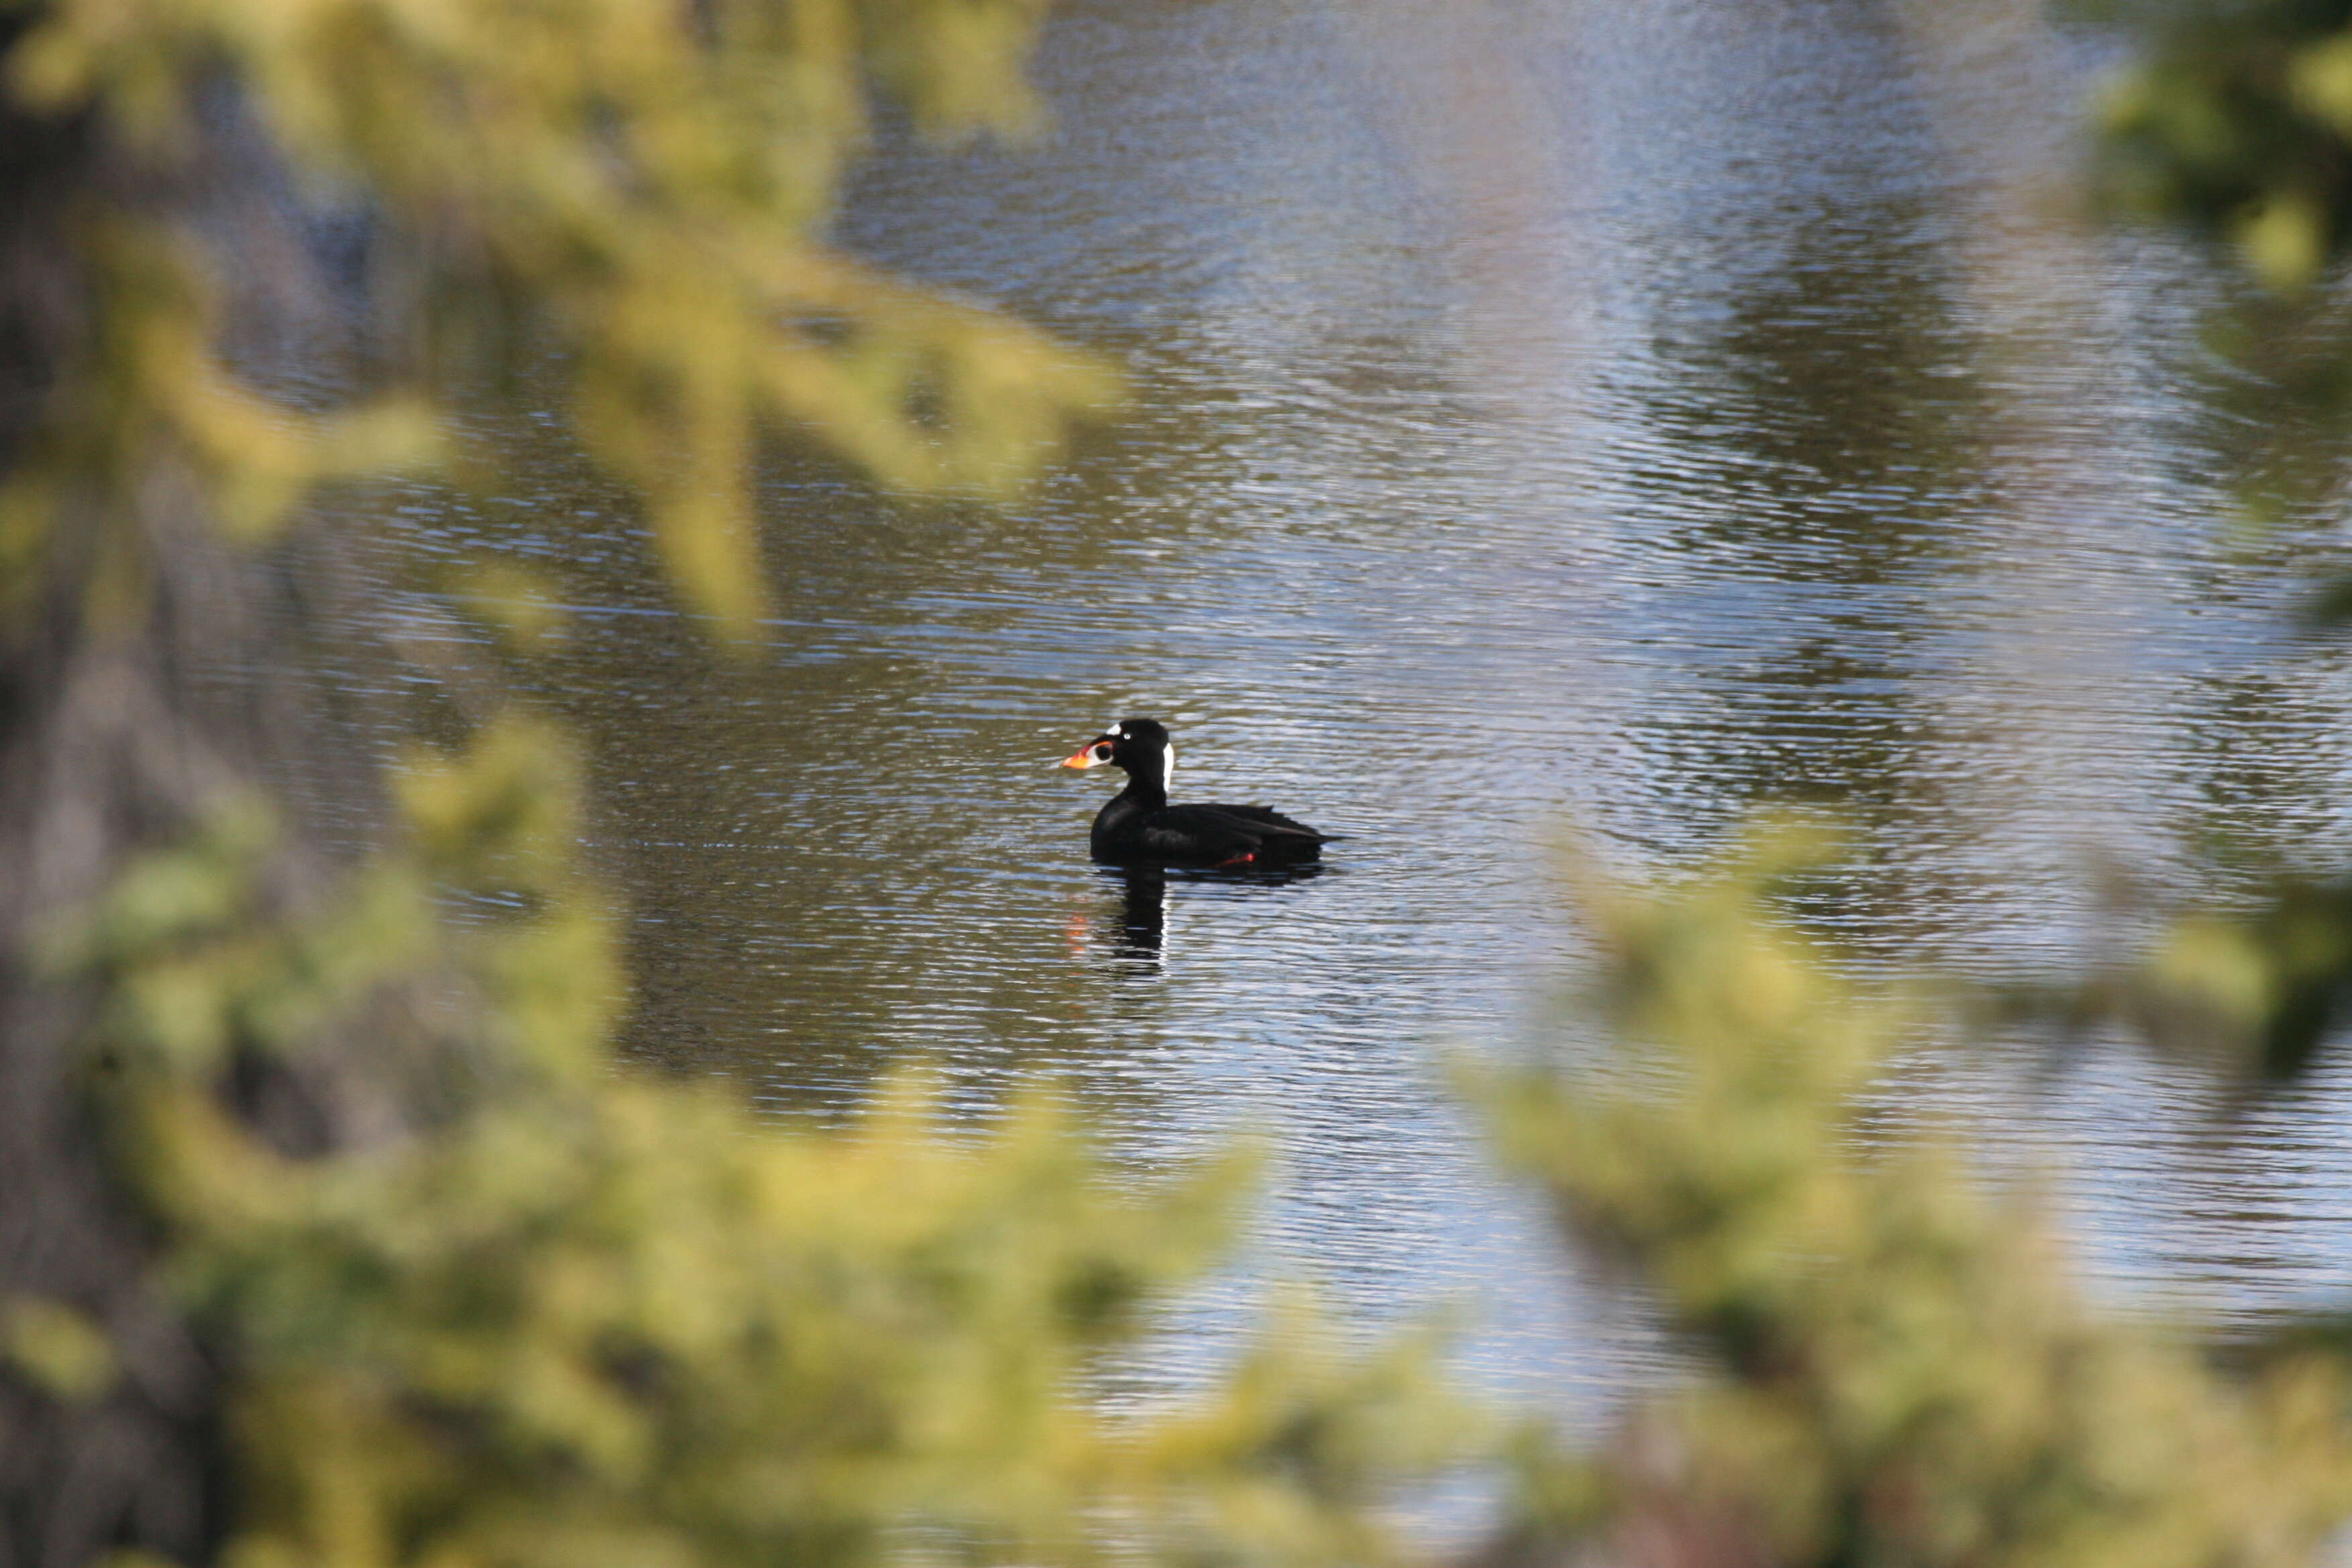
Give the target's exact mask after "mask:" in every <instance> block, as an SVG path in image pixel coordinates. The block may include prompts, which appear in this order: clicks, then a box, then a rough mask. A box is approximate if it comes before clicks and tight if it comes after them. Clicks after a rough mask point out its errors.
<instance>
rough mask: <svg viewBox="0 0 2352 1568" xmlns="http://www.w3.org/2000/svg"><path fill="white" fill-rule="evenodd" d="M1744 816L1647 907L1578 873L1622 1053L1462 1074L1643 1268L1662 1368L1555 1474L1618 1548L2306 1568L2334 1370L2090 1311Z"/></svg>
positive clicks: (1597, 1226)
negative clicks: (1907, 1082) (1730, 852)
mask: <svg viewBox="0 0 2352 1568" xmlns="http://www.w3.org/2000/svg"><path fill="white" fill-rule="evenodd" d="M1803 858H1804V852H1803V850H1802V847H1801V843H1800V842H1799V841H1795V840H1791V839H1790V838H1789V837H1786V836H1777V835H1772V834H1762V835H1759V837H1757V838H1756V839H1755V840H1754V841H1753V842H1752V843H1751V845H1750V846H1749V847H1748V850H1747V851H1746V852H1745V853H1744V854H1743V855H1742V856H1741V857H1740V858H1738V859H1737V860H1736V861H1735V862H1734V863H1732V864H1729V865H1727V866H1725V867H1722V868H1718V869H1717V872H1716V873H1715V874H1713V875H1711V876H1708V877H1706V878H1703V879H1698V880H1696V882H1693V883H1691V884H1689V885H1686V886H1684V887H1682V888H1679V889H1674V890H1671V891H1668V892H1665V893H1663V894H1659V895H1655V896H1635V895H1633V894H1631V893H1628V892H1625V891H1622V890H1618V889H1611V888H1608V887H1605V886H1600V885H1596V886H1594V887H1593V888H1592V889H1591V890H1590V892H1589V897H1588V907H1589V909H1590V910H1591V912H1592V915H1593V919H1594V923H1595V924H1596V926H1597V927H1598V928H1599V930H1600V931H1601V934H1602V935H1603V936H1604V937H1605V939H1606V941H1607V942H1608V952H1609V958H1608V980H1607V983H1606V984H1605V986H1604V988H1603V994H1602V996H1601V999H1600V1001H1601V1006H1602V1007H1603V1008H1604V1009H1605V1011H1606V1013H1607V1015H1608V1016H1610V1017H1611V1018H1612V1020H1613V1022H1614V1024H1615V1026H1616V1030H1617V1034H1618V1037H1619V1038H1620V1040H1621V1041H1622V1048H1621V1051H1620V1053H1619V1054H1618V1055H1617V1056H1616V1057H1614V1058H1611V1059H1610V1060H1608V1061H1606V1062H1605V1063H1601V1064H1598V1065H1596V1066H1595V1067H1593V1068H1590V1069H1588V1070H1585V1071H1580V1072H1576V1073H1572V1074H1564V1073H1560V1072H1558V1071H1555V1070H1550V1069H1546V1070H1543V1071H1538V1072H1534V1073H1529V1074H1500V1075H1495V1076H1491V1077H1488V1078H1486V1079H1484V1080H1483V1081H1482V1082H1481V1083H1480V1084H1479V1086H1478V1092H1479V1094H1480V1096H1481V1098H1482V1099H1483V1100H1485V1101H1486V1104H1487V1105H1488V1107H1489V1109H1490V1113H1491V1115H1492V1117H1493V1120H1494V1122H1495V1125H1496V1129H1497V1131H1498V1135H1499V1137H1500V1138H1501V1140H1502V1142H1503V1146H1504V1148H1505V1149H1506V1151H1507V1153H1508V1155H1509V1157H1510V1158H1511V1160H1512V1161H1513V1163H1515V1164H1516V1165H1517V1167H1518V1168H1520V1169H1522V1170H1525V1171H1527V1172H1528V1173H1530V1174H1532V1175H1534V1176H1535V1177H1537V1178H1538V1180H1540V1181H1541V1182H1542V1183H1543V1184H1545V1186H1546V1187H1547V1188H1548V1189H1549V1191H1550V1192H1551V1194H1553V1196H1554V1197H1555V1199H1556V1200H1557V1203H1558V1205H1559V1213H1560V1215H1561V1217H1562V1219H1563V1221H1564V1222H1565V1223H1566V1225H1567V1226H1569V1228H1570V1230H1571V1231H1572V1232H1573V1233H1574V1234H1575V1235H1576V1236H1578V1237H1580V1238H1581V1239H1582V1241H1583V1242H1584V1243H1585V1244H1586V1245H1587V1246H1588V1247H1590V1248H1591V1250H1592V1251H1593V1253H1594V1254H1595V1255H1596V1256H1598V1257H1601V1258H1607V1259H1612V1260H1614V1261H1615V1263H1616V1264H1617V1265H1618V1266H1619V1267H1620V1268H1622V1269H1624V1270H1626V1271H1627V1272H1628V1273H1629V1274H1630V1276H1631V1277H1632V1278H1633V1279H1636V1280H1638V1282H1639V1284H1640V1285H1641V1287H1642V1288H1643V1290H1644V1291H1645V1292H1646V1293H1647V1294H1648V1296H1649V1297H1650V1299H1652V1300H1654V1303H1655V1305H1656V1309H1657V1310H1658V1311H1659V1313H1660V1314H1661V1315H1662V1317H1663V1318H1664V1321H1665V1322H1666V1323H1667V1324H1668V1325H1669V1326H1670V1327H1671V1328H1672V1329H1673V1330H1674V1331H1676V1333H1677V1334H1678V1335H1679V1336H1680V1337H1681V1338H1682V1340H1683V1342H1684V1343H1685V1345H1686V1346H1687V1347H1688V1348H1689V1349H1690V1351H1691V1352H1692V1356H1693V1363H1692V1365H1691V1368H1690V1372H1689V1374H1688V1376H1687V1377H1686V1378H1685V1380H1684V1382H1683V1385H1682V1386H1681V1387H1679V1388H1677V1389H1675V1390H1674V1391H1673V1392H1671V1393H1668V1394H1664V1395H1663V1396H1660V1397H1658V1398H1656V1399H1654V1400H1653V1401H1651V1402H1649V1403H1647V1404H1646V1405H1643V1406H1642V1407H1639V1408H1637V1409H1636V1410H1635V1411H1634V1412H1633V1414H1632V1415H1630V1416H1629V1418H1628V1420H1627V1422H1626V1424H1625V1426H1624V1429H1623V1431H1622V1434H1621V1436H1620V1439H1619V1440H1618V1442H1617V1443H1616V1444H1615V1446H1614V1447H1612V1450H1611V1451H1609V1452H1607V1453H1605V1454H1603V1455H1601V1456H1600V1457H1599V1458H1597V1459H1592V1460H1586V1461H1581V1462H1580V1464H1579V1465H1577V1466H1575V1467H1571V1468H1572V1469H1573V1470H1574V1471H1576V1472H1577V1473H1578V1474H1580V1476H1581V1479H1574V1478H1573V1477H1572V1478H1571V1479H1570V1481H1567V1482H1563V1481H1561V1480H1560V1479H1559V1478H1557V1477H1555V1478H1554V1479H1553V1480H1552V1482H1551V1483H1550V1486H1549V1491H1550V1492H1551V1494H1552V1495H1553V1496H1555V1497H1559V1498H1566V1499H1569V1500H1572V1501H1574V1502H1576V1504H1577V1507H1578V1508H1579V1509H1580V1511H1578V1512H1575V1513H1574V1514H1573V1516H1572V1519H1571V1523H1572V1524H1573V1525H1574V1526H1576V1527H1578V1528H1580V1529H1583V1530H1585V1531H1597V1532H1598V1534H1599V1537H1600V1539H1601V1542H1603V1543H1604V1546H1603V1550H1602V1552H1601V1558H1602V1560H1603V1561H1610V1562H1619V1563H1656V1564H1666V1563H1681V1564H1696V1563H1710V1564H1711V1563H1818V1564H1823V1565H1828V1564H1833V1563H1887V1564H1893V1563H1902V1564H1921V1565H1926V1564H1941V1565H1953V1568H1957V1565H1960V1564H1994V1563H2001V1564H2034V1565H2037V1568H2059V1565H2081V1568H2093V1565H2099V1568H2105V1565H2107V1564H2115V1563H2132V1564H2135V1565H2147V1568H2161V1565H2166V1564H2179V1565H2189V1564H2212V1565H2219V1564H2223V1563H2231V1564H2244V1565H2252V1564H2257V1563H2277V1564H2285V1563H2312V1562H2315V1561H2318V1560H2320V1552H2321V1549H2322V1548H2323V1546H2325V1544H2326V1542H2327V1541H2328V1539H2329V1537H2330V1536H2331V1534H2332V1533H2333V1532H2334V1531H2335V1530H2336V1528H2337V1526H2338V1524H2339V1522H2340V1521H2342V1520H2343V1519H2344V1518H2345V1516H2346V1515H2347V1513H2352V1426H2347V1403H2346V1396H2347V1390H2348V1389H2352V1384H2347V1376H2346V1369H2345V1366H2344V1364H2343V1363H2342V1362H2341V1361H2339V1360H2337V1359H2336V1358H2335V1357H2333V1356H2330V1355H2326V1354H2322V1353H2311V1354H2305V1355H2300V1356H2285V1357H2281V1358H2277V1359H2273V1360H2271V1361H2269V1362H2267V1363H2264V1364H2263V1365H2262V1366H2261V1368H2260V1369H2259V1371H2258V1372H2256V1373H2252V1374H2249V1375H2239V1374H2236V1373H2224V1372H2222V1371H2221V1370H2218V1369H2217V1368H2216V1367H2215V1366H2213V1365H2211V1364H2209V1362H2208V1360H2207V1359H2206V1358H2205V1357H2204V1356H2203V1355H2202V1354H2200V1352H2199V1351H2198V1349H2197V1347H2196V1346H2195V1344H2194V1343H2193V1342H2191V1341H2190V1340H2189V1338H2188V1337H2187V1336H2186V1335H2185V1334H2177V1333H2168V1332H2166V1331H2163V1330H2162V1329H2160V1328H2159V1327H2158V1326H2155V1325H2152V1324H2150V1323H2148V1322H2147V1321H2142V1320H2139V1319H2126V1318H2117V1317H2115V1316H2112V1315H2110V1314H2106V1313H2103V1312H2101V1311H2099V1310H2095V1309H2094V1308H2093V1307H2092V1306H2091V1305H2089V1304H2087V1303H2086V1302H2085V1301H2084V1299H2083V1297H2082V1296H2081V1294H2080V1293H2079V1292H2078V1291H2077V1289H2075V1286H2074V1281H2073V1279H2071V1278H2070V1273H2069V1269H2068V1267H2067V1260H2066V1257H2065V1252H2064V1248H2063V1247H2062V1246H2060V1245H2059V1244H2058V1242H2057V1241H2056V1240H2055V1239H2054V1237H2053V1233H2052V1231H2051V1228H2050V1226H2049V1224H2048V1221H2047V1217H2046V1215H2044V1213H2043V1212H2042V1209H2041V1207H2040V1206H2039V1205H2037V1204H2036V1202H2035V1201H2034V1198H2033V1195H2032V1193H2031V1192H2030V1191H2021V1190H2019V1189H2018V1188H2017V1187H2016V1186H2015V1185H2014V1184H1999V1183H1996V1182H1994V1181H1993V1180H1991V1179H1990V1175H1989V1173H1987V1172H1986V1171H1985V1170H1983V1169H1982V1168H1981V1167H1979V1165H1977V1164H1976V1163H1974V1162H1972V1161H1970V1159H1969V1156H1968V1142H1969V1129H1968V1128H1967V1127H1965V1126H1963V1125H1950V1126H1939V1125H1937V1124H1935V1123H1933V1122H1927V1121H1918V1120H1916V1119H1914V1118H1912V1117H1910V1116H1907V1115H1906V1114H1905V1113H1904V1112H1903V1111H1902V1110H1901V1109H1900V1108H1899V1107H1895V1106H1891V1105H1889V1104H1887V1103H1886V1102H1885V1100H1884V1098H1883V1097H1884V1096H1885V1092H1886V1089H1885V1081H1884V1075H1885V1072H1886V1070H1887V1068H1888V1067H1889V1065H1890V1063H1891V1062H1892V1061H1893V1060H1894V1059H1895V1057H1896V1056H1897V1054H1898V1052H1899V1051H1900V1050H1901V1049H1902V1047H1904V1045H1905V1043H1906V1038H1910V1037H1914V1036H1915V1035H1916V1026H1917V1025H1918V1023H1919V1022H1920V1021H1921V1020H1920V1017H1919V1016H1916V1014H1915V1013H1914V1012H1913V1011H1912V1010H1911V1009H1909V1008H1906V1006H1904V1005H1900V1004H1899V1003H1898V1002H1896V1001H1895V1000H1894V999H1893V998H1890V997H1886V996H1874V995H1870V994H1864V993H1861V992H1859V991H1857V990H1856V989H1855V988H1854V987H1853V985H1851V984H1848V983H1846V982H1844V981H1842V980H1841V979H1840V978H1839V977H1838V976H1837V974H1836V973H1835V972H1834V970H1833V969H1832V967H1831V966H1830V965H1829V964H1828V963H1825V962H1824V960H1823V959H1822V956H1821V955H1818V954H1816V953H1814V952H1810V951H1809V950H1808V948H1807V947H1806V945H1805V944H1804V943H1803V942H1801V940H1800V939H1799V938H1798V937H1796V936H1794V935H1792V934H1790V931H1789V930H1788V929H1787V927H1786V923H1785V921H1780V920H1778V919H1776V918H1775V917H1774V914H1773V911H1772V909H1771V907H1770V904H1769V893H1770V891H1771V890H1772V889H1773V887H1774V885H1775V884H1776V882H1778V881H1780V879H1783V878H1784V877H1785V876H1786V874H1787V873H1788V872H1789V871H1790V870H1791V869H1792V868H1794V867H1795V866H1799V865H1801V864H1802V863H1803Z"/></svg>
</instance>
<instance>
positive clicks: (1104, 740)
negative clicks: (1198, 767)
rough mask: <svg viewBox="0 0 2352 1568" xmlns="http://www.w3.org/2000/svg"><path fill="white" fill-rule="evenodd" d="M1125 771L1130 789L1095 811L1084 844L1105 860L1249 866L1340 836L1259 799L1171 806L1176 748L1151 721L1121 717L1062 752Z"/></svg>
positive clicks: (1290, 859) (1314, 853) (1317, 848)
mask: <svg viewBox="0 0 2352 1568" xmlns="http://www.w3.org/2000/svg"><path fill="white" fill-rule="evenodd" d="M1104 763H1109V764H1110V765H1111V766H1113V767H1115V768H1124V769H1126V770H1127V787H1126V788H1125V789H1123V790H1121V791H1119V792H1118V794H1117V795H1113V796H1112V797H1111V799H1110V801H1109V803H1108V804H1107V805H1105V806H1104V807H1103V808H1102V810H1101V811H1099V812H1097V814H1096V815H1095V826H1094V832H1093V833H1092V834H1091V835H1089V836H1088V838H1087V845H1088V847H1089V848H1091V849H1092V850H1093V852H1094V858H1096V859H1097V860H1099V861H1101V862H1103V863H1104V864H1105V865H1108V866H1186V867H1192V868H1201V869H1206V870H1218V871H1228V870H1230V871H1248V870H1262V869H1269V868H1277V867H1283V866H1297V865H1302V864H1304V863H1306V862H1307V861H1309V860H1317V859H1320V858H1322V853H1323V846H1324V845H1326V844H1328V843H1329V842H1330V841H1331V840H1332V838H1333V837H1337V836H1336V835H1333V834H1328V833H1318V832H1317V831H1316V830H1315V829H1314V828H1312V827H1309V826H1307V825H1306V824H1305V823H1303V822H1293V821H1292V820H1291V819H1290V818H1288V817H1286V816H1283V815H1282V814H1281V813H1280V812H1278V811H1269V810H1267V809H1266V808H1265V806H1262V805H1169V804H1168V780H1169V778H1170V777H1171V775H1172V774H1173V773H1175V771H1176V748H1175V747H1174V746H1171V745H1170V744H1169V743H1168V731H1167V729H1166V728H1165V727H1164V726H1163V725H1161V724H1160V721H1158V720H1156V719H1122V720H1120V721H1118V723H1116V724H1113V725H1112V726H1111V727H1110V728H1109V729H1108V730H1106V731H1103V732H1102V733H1101V734H1099V735H1097V736H1096V737H1095V738H1094V739H1093V740H1091V741H1089V742H1087V743H1086V744H1085V745H1084V746H1082V747H1080V748H1079V749H1078V751H1077V752H1075V753H1074V754H1073V755H1071V756H1070V757H1068V758H1066V760H1065V761H1064V762H1063V763H1062V765H1063V766H1064V767H1066V768H1098V767H1101V766H1102V765H1103V764H1104Z"/></svg>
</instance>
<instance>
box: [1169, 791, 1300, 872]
mask: <svg viewBox="0 0 2352 1568" xmlns="http://www.w3.org/2000/svg"><path fill="white" fill-rule="evenodd" d="M1279 831H1281V830H1280V829H1278V828H1275V827H1272V826H1269V825H1267V824H1265V823H1261V822H1252V821H1249V820H1247V819H1245V818H1242V817H1237V816H1234V815H1233V814H1232V813H1230V812H1228V811H1226V810H1225V809H1223V807H1221V806H1214V805H1171V806H1163V807H1162V808H1160V810H1158V811H1155V812H1153V813H1152V814H1151V816H1150V817H1149V818H1147V819H1146V820H1145V822H1144V824H1143V828H1142V831H1141V832H1140V833H1139V834H1138V835H1137V836H1136V837H1137V841H1138V842H1139V844H1140V845H1141V846H1142V847H1143V848H1144V850H1145V851H1146V852H1147V853H1149V854H1151V855H1156V856H1160V857H1161V858H1166V859H1171V860H1200V861H1207V862H1215V861H1219V860H1229V859H1232V858H1234V857H1235V856H1237V855H1247V854H1250V853H1252V852H1253V851H1255V849H1256V848H1257V847H1259V846H1260V845H1261V844H1263V843H1265V840H1266V839H1267V838H1268V837H1272V836H1274V835H1275V834H1276V833H1277V832H1279Z"/></svg>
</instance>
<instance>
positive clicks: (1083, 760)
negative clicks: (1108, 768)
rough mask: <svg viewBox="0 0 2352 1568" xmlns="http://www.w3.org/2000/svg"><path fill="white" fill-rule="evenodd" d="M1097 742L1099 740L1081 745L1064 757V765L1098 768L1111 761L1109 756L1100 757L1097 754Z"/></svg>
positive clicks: (1067, 766)
mask: <svg viewBox="0 0 2352 1568" xmlns="http://www.w3.org/2000/svg"><path fill="white" fill-rule="evenodd" d="M1096 745H1097V742H1092V741H1089V742H1087V743H1086V744H1085V745H1083V746H1081V747H1079V748H1078V749H1077V750H1076V751H1075V752H1071V753H1070V754H1069V755H1068V756H1066V757H1064V758H1063V759H1062V765H1063V766H1064V767H1066V768H1098V767H1100V766H1102V765H1103V764H1104V763H1107V762H1108V761H1110V759H1109V758H1108V757H1098V756H1097V755H1095V746H1096Z"/></svg>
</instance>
